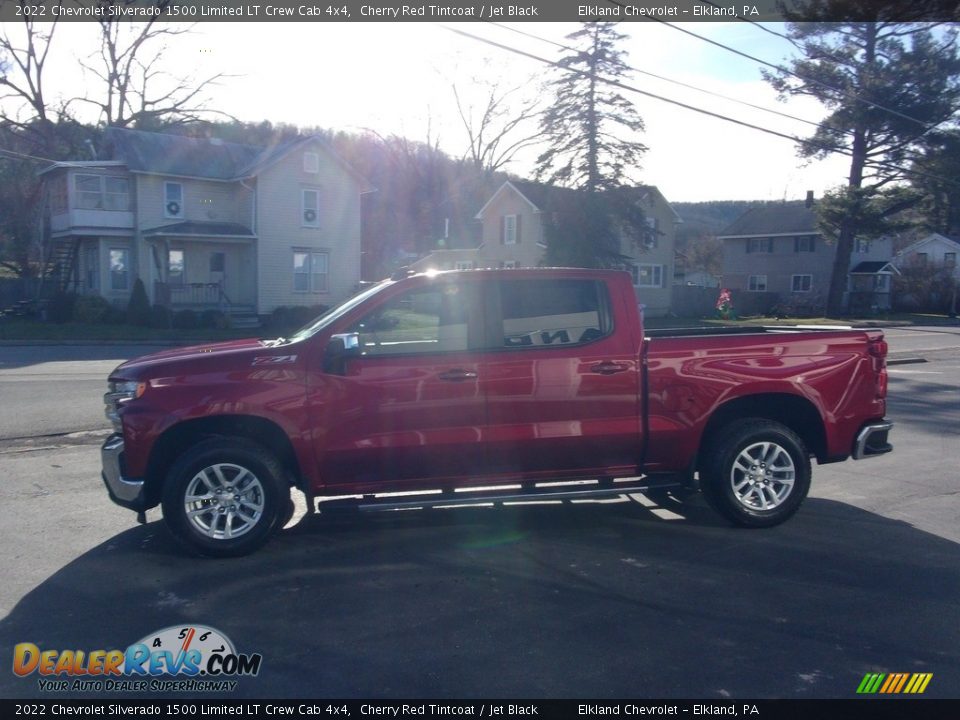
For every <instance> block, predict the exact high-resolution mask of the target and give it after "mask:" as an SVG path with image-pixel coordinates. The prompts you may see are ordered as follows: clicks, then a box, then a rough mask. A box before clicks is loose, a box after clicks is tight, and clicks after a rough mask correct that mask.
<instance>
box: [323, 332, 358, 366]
mask: <svg viewBox="0 0 960 720" xmlns="http://www.w3.org/2000/svg"><path fill="white" fill-rule="evenodd" d="M353 357H360V336H359V335H357V333H342V334H339V335H333V336H331V338H330V342H328V343H327V349H326V351H324V353H323V371H324V372H325V373H327V374H328V375H346V372H347V360H349V359H350V358H353Z"/></svg>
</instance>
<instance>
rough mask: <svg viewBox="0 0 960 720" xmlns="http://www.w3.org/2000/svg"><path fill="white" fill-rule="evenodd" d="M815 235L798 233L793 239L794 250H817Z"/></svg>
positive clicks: (800, 251)
mask: <svg viewBox="0 0 960 720" xmlns="http://www.w3.org/2000/svg"><path fill="white" fill-rule="evenodd" d="M814 238H815V236H813V235H798V236H797V237H795V238H794V239H793V250H794V252H798V253H802V252H813V251H814V250H815V246H814V242H815V240H814Z"/></svg>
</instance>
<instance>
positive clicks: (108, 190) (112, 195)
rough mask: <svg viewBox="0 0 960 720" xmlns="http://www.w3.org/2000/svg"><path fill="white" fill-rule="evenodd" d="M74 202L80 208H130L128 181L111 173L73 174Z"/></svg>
mask: <svg viewBox="0 0 960 720" xmlns="http://www.w3.org/2000/svg"><path fill="white" fill-rule="evenodd" d="M73 189H74V191H75V204H76V207H77V208H79V209H81V210H110V211H113V212H117V211H119V212H124V211H127V210H129V209H130V181H129V180H128V179H127V178H124V177H116V176H113V175H87V174H77V175H74V176H73Z"/></svg>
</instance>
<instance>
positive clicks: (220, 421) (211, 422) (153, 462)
mask: <svg viewBox="0 0 960 720" xmlns="http://www.w3.org/2000/svg"><path fill="white" fill-rule="evenodd" d="M212 437H235V438H241V439H246V440H250V441H251V442H255V443H256V444H258V445H260V446H262V447H264V448H266V449H267V450H269V451H271V452H272V453H274V454H275V455H276V457H277V459H278V460H279V461H280V463H281V464H282V465H283V468H284V470H286V472H287V475H288V478H289V479H290V481H291V484H292V485H300V484H301V479H302V477H303V474H302V472H301V468H300V463H299V461H298V459H297V454H296V452H295V450H294V448H293V444H292V443H291V442H290V438H289V437H288V435H287V433H286V432H284V430H283V429H282V428H281V427H280V426H279V425H277V424H276V423H275V422H273V421H272V420H268V419H266V418H263V417H258V416H256V415H213V416H209V417H202V418H193V419H190V420H184V421H182V422H179V423H176V424H174V425H171V426H170V427H168V428H167V429H166V430H164V431H163V434H161V435H160V437H159V438H157V440H156V442H154V444H153V447H152V448H151V450H150V457H149V460H148V462H147V475H146V492H147V498H148V501H149V502H150V503H151V505H156V504H158V503H159V502H160V500H161V498H162V496H163V483H164V480H165V479H166V476H167V473H168V471H169V470H170V468H171V466H172V465H173V464H174V463H175V462H176V461H177V458H178V457H179V456H180V455H182V454H183V453H184V451H186V450H187V449H188V448H190V447H192V446H193V445H196V444H197V443H199V442H201V441H203V440H206V439H208V438H212Z"/></svg>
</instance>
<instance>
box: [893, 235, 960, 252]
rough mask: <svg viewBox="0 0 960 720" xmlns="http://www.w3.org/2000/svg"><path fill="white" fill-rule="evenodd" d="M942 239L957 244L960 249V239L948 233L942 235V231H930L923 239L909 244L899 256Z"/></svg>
mask: <svg viewBox="0 0 960 720" xmlns="http://www.w3.org/2000/svg"><path fill="white" fill-rule="evenodd" d="M937 240H940V241H941V242H944V243H946V244H947V245H955V246H956V248H957V250H960V239H957V238H952V237H949V236H947V235H942V234H940V233H930V234H929V235H928V236H927V237H925V238H923V240H917V242H915V243H912V244H910V245H907V246H906V247H905V248H904V249H903V250H901V251H900V252H898V253H897V257H898V258H900V257H902V256H904V255H909V254H910V253H914V252H916V251H917V250H919V249H920V248H921V247H923V246H924V245H926V244H928V243H932V242H935V241H937Z"/></svg>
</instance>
